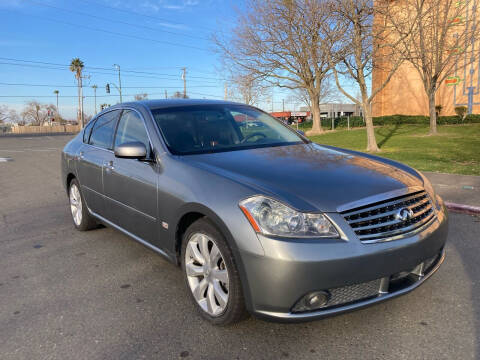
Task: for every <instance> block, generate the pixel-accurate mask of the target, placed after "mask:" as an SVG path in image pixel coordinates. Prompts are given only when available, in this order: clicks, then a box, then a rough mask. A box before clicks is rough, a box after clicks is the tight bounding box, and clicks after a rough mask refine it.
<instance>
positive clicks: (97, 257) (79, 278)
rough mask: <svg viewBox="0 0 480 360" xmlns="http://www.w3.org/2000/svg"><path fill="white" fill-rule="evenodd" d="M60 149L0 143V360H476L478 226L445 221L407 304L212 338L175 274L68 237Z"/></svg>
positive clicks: (217, 332)
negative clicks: (443, 251) (429, 270)
mask: <svg viewBox="0 0 480 360" xmlns="http://www.w3.org/2000/svg"><path fill="white" fill-rule="evenodd" d="M69 138H70V137H66V136H54V137H34V138H0V158H9V159H10V160H11V161H2V162H0V255H1V260H0V358H1V359H117V360H119V359H142V358H147V359H182V358H187V359H325V358H342V359H452V358H460V359H475V358H478V357H479V356H480V355H479V354H480V346H479V338H480V335H479V332H480V287H479V286H478V284H479V280H480V261H478V258H479V254H480V241H479V237H480V219H479V218H478V217H474V216H468V215H460V214H451V216H450V233H449V242H448V246H447V258H446V261H445V263H444V264H443V266H442V267H441V269H440V270H439V271H438V273H437V274H435V275H434V276H433V277H432V278H431V279H430V280H429V281H427V282H426V283H425V284H424V285H422V286H421V287H420V288H418V289H417V290H416V291H414V292H412V293H410V294H408V295H405V296H403V297H400V298H397V299H394V300H392V301H389V302H386V303H382V304H379V305H377V306H374V307H370V308H367V309H364V310H361V311H357V312H353V313H349V314H345V315H341V316H337V317H333V318H328V319H325V320H320V321H315V322H310V323H303V324H277V323H268V322H264V321H261V320H257V319H255V318H250V319H248V320H246V321H244V322H242V323H239V324H237V325H235V326H230V327H223V328H222V327H214V326H212V325H209V324H208V323H206V322H205V321H203V320H202V319H201V318H200V316H198V315H197V313H196V310H195V308H194V307H193V304H192V303H191V300H190V298H189V297H188V293H187V289H186V287H185V285H184V283H183V280H182V274H181V272H180V271H179V269H178V268H177V267H175V266H174V265H172V264H171V263H169V262H167V261H166V260H164V259H163V258H162V257H160V256H159V255H157V254H155V253H154V252H152V251H150V250H149V249H147V248H146V247H144V246H142V245H140V244H138V243H136V242H135V241H133V240H131V239H129V238H128V237H126V236H125V235H123V234H121V233H119V232H118V231H115V230H113V229H109V228H100V229H97V230H93V231H89V232H78V231H76V230H75V229H74V227H73V224H72V220H71V218H70V213H69V209H68V201H67V197H66V194H65V192H64V190H63V187H62V185H61V183H60V152H61V149H62V147H63V145H64V144H65V143H66V142H67V141H68V139H69ZM352 271H355V269H352Z"/></svg>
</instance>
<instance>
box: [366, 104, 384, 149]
mask: <svg viewBox="0 0 480 360" xmlns="http://www.w3.org/2000/svg"><path fill="white" fill-rule="evenodd" d="M363 113H364V115H365V125H366V127H367V151H368V152H379V151H380V149H379V147H378V145H377V140H376V139H375V129H374V128H373V119H372V112H371V111H370V104H368V103H367V104H365V103H364V104H363Z"/></svg>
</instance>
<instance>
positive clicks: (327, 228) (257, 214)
mask: <svg viewBox="0 0 480 360" xmlns="http://www.w3.org/2000/svg"><path fill="white" fill-rule="evenodd" d="M239 206H240V209H242V211H243V213H244V214H245V216H246V217H247V219H248V221H249V222H250V224H251V225H252V227H253V228H254V230H255V231H256V232H260V233H262V234H265V235H274V236H285V237H300V238H303V237H312V238H314V237H339V235H338V232H337V230H336V229H335V227H334V226H333V225H332V223H331V222H330V221H329V220H328V219H327V217H326V216H325V215H323V214H308V213H302V212H298V211H296V210H294V209H292V208H290V207H288V206H286V205H284V204H282V203H280V202H279V201H276V200H273V199H270V198H267V197H264V196H254V197H251V198H248V199H245V200H243V201H241V202H240V203H239Z"/></svg>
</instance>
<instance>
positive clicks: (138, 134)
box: [115, 110, 150, 158]
mask: <svg viewBox="0 0 480 360" xmlns="http://www.w3.org/2000/svg"><path fill="white" fill-rule="evenodd" d="M133 141H139V142H141V143H143V144H144V145H145V147H146V148H147V158H148V157H150V140H149V139H148V135H147V130H146V129H145V125H144V124H143V120H142V119H141V118H140V116H139V115H138V114H137V113H136V112H134V111H131V110H126V111H124V112H123V113H122V117H121V118H120V121H119V123H118V128H117V135H116V136H115V146H117V145H120V144H124V143H128V142H133Z"/></svg>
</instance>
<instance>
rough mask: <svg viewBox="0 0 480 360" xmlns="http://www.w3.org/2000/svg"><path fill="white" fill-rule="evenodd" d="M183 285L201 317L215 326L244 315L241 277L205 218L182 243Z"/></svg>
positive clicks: (190, 230) (188, 230)
mask: <svg viewBox="0 0 480 360" xmlns="http://www.w3.org/2000/svg"><path fill="white" fill-rule="evenodd" d="M182 269H183V273H184V277H185V282H186V283H187V287H188V289H189V291H190V293H191V295H192V298H193V300H194V302H195V304H196V307H197V308H198V310H199V311H200V313H201V315H202V316H203V317H204V318H205V319H207V320H209V321H210V322H211V323H213V324H216V325H227V324H231V323H234V322H237V321H239V320H240V319H242V318H243V317H245V315H246V310H245V301H244V298H243V293H242V288H241V283H240V277H239V275H238V270H237V268H236V265H235V262H234V259H233V256H232V252H231V251H230V248H229V247H228V245H227V243H226V241H225V238H224V237H223V236H222V234H221V233H220V232H219V231H218V230H217V229H216V227H215V226H213V224H212V223H211V222H210V221H208V220H207V219H206V218H202V219H200V220H197V221H196V222H195V223H193V224H192V225H191V226H190V227H189V228H188V229H187V231H186V232H185V234H184V237H183V242H182Z"/></svg>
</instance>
